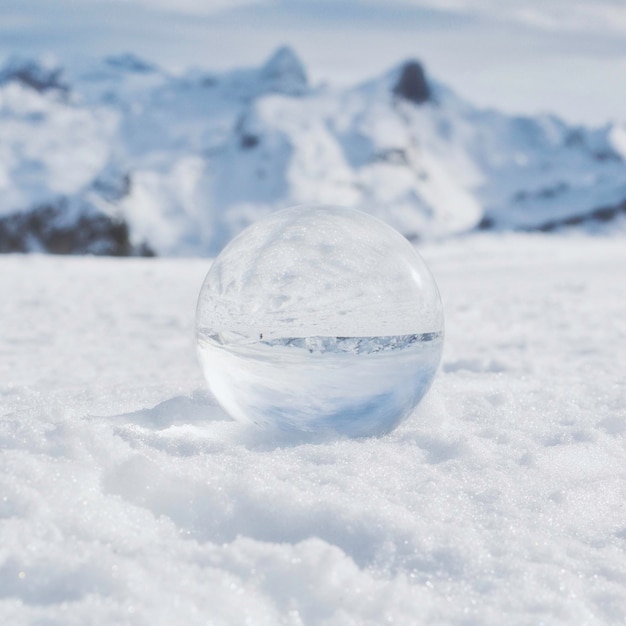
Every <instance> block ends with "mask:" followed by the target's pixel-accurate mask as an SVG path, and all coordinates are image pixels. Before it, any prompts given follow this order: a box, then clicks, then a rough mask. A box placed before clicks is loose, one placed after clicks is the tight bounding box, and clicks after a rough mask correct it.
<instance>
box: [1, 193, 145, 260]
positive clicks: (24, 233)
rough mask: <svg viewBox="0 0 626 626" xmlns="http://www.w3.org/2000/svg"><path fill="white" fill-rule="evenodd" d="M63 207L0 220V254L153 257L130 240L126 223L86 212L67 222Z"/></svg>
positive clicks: (44, 207) (50, 206)
mask: <svg viewBox="0 0 626 626" xmlns="http://www.w3.org/2000/svg"><path fill="white" fill-rule="evenodd" d="M66 212H67V207H66V204H65V203H64V202H63V201H61V202H59V203H57V204H46V205H42V206H39V207H36V208H34V209H33V210H31V211H27V212H19V213H12V214H10V215H6V216H3V217H1V218H0V252H1V253H9V252H48V253H51V254H94V255H99V256H154V252H153V251H152V250H151V249H150V247H149V246H148V245H147V244H145V243H142V244H140V245H134V244H132V243H131V241H130V237H129V229H128V224H127V223H126V222H125V221H123V220H120V219H116V218H113V217H110V216H108V215H105V214H103V213H98V212H95V211H89V210H85V211H82V212H80V213H79V215H77V216H76V217H75V218H74V219H68V217H67V214H66Z"/></svg>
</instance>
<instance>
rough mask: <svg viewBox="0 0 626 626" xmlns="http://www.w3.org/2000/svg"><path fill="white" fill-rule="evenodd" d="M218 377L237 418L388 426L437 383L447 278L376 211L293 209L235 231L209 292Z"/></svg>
mask: <svg viewBox="0 0 626 626" xmlns="http://www.w3.org/2000/svg"><path fill="white" fill-rule="evenodd" d="M196 337H197V346H198V355H199V359H200V363H201V365H202V368H203V370H204V374H205V377H206V379H207V381H208V384H209V388H210V389H211V392H212V393H213V394H214V396H215V397H216V398H217V400H218V402H219V403H220V404H221V405H222V407H223V408H224V409H225V410H226V411H227V412H228V413H229V414H230V415H231V416H232V417H233V418H235V419H236V420H239V421H242V422H252V423H255V424H259V425H264V426H271V427H278V428H283V429H294V430H298V431H309V432H335V433H338V434H340V435H346V436H350V437H358V436H369V435H382V434H384V433H387V432H389V431H391V430H392V429H393V428H395V427H396V426H397V425H398V424H399V423H400V422H402V421H403V420H404V419H405V418H406V417H407V416H408V415H409V414H410V413H411V411H412V410H413V408H414V407H415V406H416V405H417V403H418V402H419V401H420V400H421V399H422V397H423V396H424V394H425V393H426V392H427V391H428V388H429V387H430V385H431V383H432V380H433V378H434V376H435V373H436V371H437V367H438V365H439V361H440V358H441V351H442V348H443V312H442V306H441V298H440V296H439V291H438V289H437V285H436V283H435V280H434V278H433V276H432V274H431V273H430V271H429V270H428V268H427V266H426V264H425V263H424V261H423V260H422V258H421V257H420V256H419V254H418V253H417V252H416V251H415V249H414V248H413V246H412V245H411V244H410V243H409V242H408V241H407V240H406V239H405V238H404V237H403V236H402V235H400V234H399V233H398V232H397V231H395V230H394V229H393V228H391V227H390V226H388V225H387V224H385V223H384V222H382V221H380V220H379V219H376V218H374V217H372V216H370V215H367V214H365V213H362V212H360V211H355V210H352V209H346V208H340V207H331V206H303V207H295V208H291V209H286V210H284V211H279V212H277V213H274V214H272V215H270V216H269V217H268V218H266V219H263V220H261V221H259V222H256V223H255V224H253V225H252V226H250V227H248V228H247V229H246V230H244V231H243V232H242V233H241V234H239V235H238V236H237V237H235V238H234V239H233V240H232V241H231V242H230V243H229V244H228V245H227V246H226V247H225V248H224V250H223V251H222V252H221V253H220V255H219V256H218V257H217V259H216V260H215V261H214V263H213V265H212V266H211V268H210V270H209V272H208V274H207V276H206V278H205V280H204V283H203V285H202V289H201V291H200V296H199V299H198V308H197V313H196Z"/></svg>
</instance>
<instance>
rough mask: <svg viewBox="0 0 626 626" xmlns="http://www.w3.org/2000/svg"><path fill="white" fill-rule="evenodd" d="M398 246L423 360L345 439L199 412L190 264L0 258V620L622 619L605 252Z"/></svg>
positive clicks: (583, 246) (617, 339) (622, 334)
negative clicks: (419, 289) (434, 317)
mask: <svg viewBox="0 0 626 626" xmlns="http://www.w3.org/2000/svg"><path fill="white" fill-rule="evenodd" d="M420 252H421V253H422V254H423V256H424V257H425V258H426V259H427V261H428V262H429V264H430V266H431V269H432V270H433V273H434V274H435V277H436V278H437V280H438V283H439V286H440V289H441V293H442V297H443V300H444V307H445V313H446V333H447V336H446V346H445V350H444V358H443V363H442V367H441V370H440V372H439V374H438V377H437V379H436V381H435V383H434V386H433V389H432V390H431V392H430V393H429V395H428V396H427V397H426V399H425V401H424V402H423V403H422V404H421V405H420V406H419V407H418V409H417V410H416V412H415V413H414V414H413V416H411V417H410V418H409V419H408V420H407V422H405V423H404V424H403V425H402V426H401V427H400V428H399V429H398V430H396V431H395V432H393V433H392V434H391V435H388V436H386V437H383V438H379V439H361V440H320V439H318V440H311V439H302V438H301V439H297V438H294V437H293V436H287V435H284V434H282V435H281V434H277V433H271V432H264V431H258V430H257V429H255V428H254V427H248V426H244V425H241V424H237V423H235V422H232V421H230V420H229V418H227V417H226V416H225V415H224V413H223V412H222V410H221V409H220V408H219V407H217V406H216V405H215V403H214V401H213V400H212V399H211V397H210V396H209V395H208V393H207V392H205V391H204V383H203V380H202V377H201V373H200V369H199V366H198V365H197V363H196V360H195V353H194V345H193V318H194V310H195V300H196V297H197V294H198V291H199V288H200V285H201V282H202V279H203V278H204V275H205V273H206V271H207V269H208V265H209V263H208V262H207V261H206V260H183V259H179V260H171V259H169V260H165V259H155V260H138V259H130V260H129V259H127V260H116V259H93V258H50V257H41V256H28V257H23V256H7V257H2V258H0V289H1V291H2V293H3V294H5V296H4V298H3V301H2V305H1V307H0V445H1V447H2V454H1V455H0V463H1V464H2V471H1V472H0V622H1V623H5V624H16V625H19V624H47V625H52V624H59V625H61V624H63V625H73V624H76V625H78V624H80V625H84V624H113V623H115V624H151V625H155V624H156V625H160V624H163V625H165V624H168V625H169V624H190V625H193V624H207V623H209V624H244V623H249V624H289V625H297V624H307V625H308V624H338V625H339V624H341V625H343V624H384V623H400V624H444V623H445V624H463V625H467V624H503V623H507V624H539V623H542V622H543V623H549V624H574V623H575V624H619V623H623V622H624V621H625V619H626V591H625V589H626V558H625V557H626V504H625V502H626V464H625V462H624V461H625V457H626V385H625V384H624V383H625V381H624V376H625V375H624V372H625V371H626V317H625V316H624V311H625V303H626V292H624V284H625V280H626V246H625V245H624V239H623V238H619V237H616V238H613V239H611V238H601V237H597V238H590V237H582V236H572V237H569V238H567V237H547V236H540V235H534V236H530V235H526V236H522V235H510V236H503V237H499V238H495V237H491V238H490V237H487V236H485V237H471V238H466V239H457V240H453V241H448V242H446V243H443V244H431V245H429V246H428V247H425V248H423V249H420Z"/></svg>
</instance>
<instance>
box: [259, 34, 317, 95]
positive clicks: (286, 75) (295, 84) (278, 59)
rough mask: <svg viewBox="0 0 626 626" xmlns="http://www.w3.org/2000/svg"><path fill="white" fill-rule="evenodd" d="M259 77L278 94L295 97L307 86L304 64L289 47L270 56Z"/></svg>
mask: <svg viewBox="0 0 626 626" xmlns="http://www.w3.org/2000/svg"><path fill="white" fill-rule="evenodd" d="M261 75H262V77H263V79H264V80H266V81H268V82H269V83H270V85H271V87H272V90H273V91H278V92H280V93H288V94H293V95H297V94H301V93H302V92H304V91H305V90H306V88H307V86H308V80H307V75H306V70H305V69H304V64H303V63H302V61H301V60H300V58H299V57H298V55H297V54H296V53H295V52H294V51H293V50H292V49H291V48H290V47H289V46H283V47H281V48H279V49H278V50H276V52H274V54H272V56H271V57H270V58H269V59H268V60H267V61H266V62H265V64H264V65H263V67H262V68H261Z"/></svg>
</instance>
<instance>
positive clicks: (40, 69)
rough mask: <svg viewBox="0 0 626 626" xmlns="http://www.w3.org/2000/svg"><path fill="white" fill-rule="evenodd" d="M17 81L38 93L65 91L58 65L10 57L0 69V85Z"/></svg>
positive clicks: (65, 87) (66, 87)
mask: <svg viewBox="0 0 626 626" xmlns="http://www.w3.org/2000/svg"><path fill="white" fill-rule="evenodd" d="M12 81H15V82H19V83H21V84H22V85H25V86H26V87H30V88H31V89H34V90H35V91H38V92H40V93H43V92H46V91H53V90H55V91H60V92H67V91H68V90H69V88H68V86H67V84H65V82H64V81H63V70H62V69H61V68H59V67H45V66H43V65H41V64H39V63H36V62H35V61H31V60H23V59H12V60H9V62H8V63H7V64H6V65H5V66H4V67H3V68H2V69H1V70H0V85H1V84H4V83H9V82H12Z"/></svg>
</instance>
